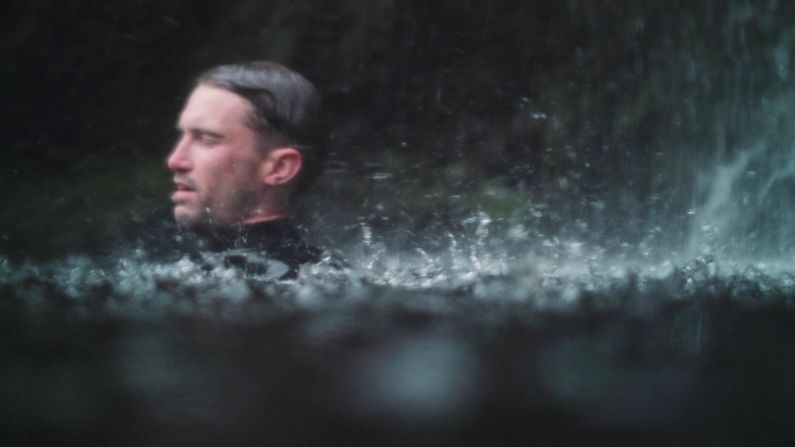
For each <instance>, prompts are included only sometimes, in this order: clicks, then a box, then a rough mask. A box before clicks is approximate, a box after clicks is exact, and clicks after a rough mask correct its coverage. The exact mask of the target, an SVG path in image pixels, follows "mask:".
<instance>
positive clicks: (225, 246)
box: [127, 211, 321, 280]
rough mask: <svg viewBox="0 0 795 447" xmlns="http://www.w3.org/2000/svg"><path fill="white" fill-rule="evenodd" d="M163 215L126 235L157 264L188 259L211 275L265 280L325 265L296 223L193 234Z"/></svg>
mask: <svg viewBox="0 0 795 447" xmlns="http://www.w3.org/2000/svg"><path fill="white" fill-rule="evenodd" d="M160 214H161V213H158V214H157V215H155V216H152V218H151V219H148V221H147V222H139V225H138V226H137V230H133V231H132V234H129V233H128V235H127V239H128V240H131V241H133V242H134V243H135V244H136V245H137V246H138V247H139V248H140V249H142V250H143V252H144V253H145V254H146V255H147V256H149V257H150V258H153V259H160V260H170V259H173V260H176V259H180V258H182V257H184V256H185V255H188V256H189V257H190V258H191V260H193V261H194V262H197V263H200V264H202V265H203V268H205V269H206V270H208V271H211V270H213V269H215V268H217V267H224V268H236V269H239V270H241V271H243V272H244V273H245V274H252V275H257V276H258V277H259V278H263V279H266V280H267V279H291V278H295V277H296V275H297V274H298V269H299V268H300V266H301V265H302V264H306V263H315V262H318V261H320V255H321V250H319V249H317V248H315V247H312V246H310V245H308V244H306V243H305V242H304V241H303V240H302V238H301V236H300V233H299V231H298V227H297V225H296V223H295V222H294V221H293V220H292V219H278V220H272V221H268V222H260V223H255V224H248V225H233V226H230V227H224V228H215V229H205V230H196V231H189V230H179V229H178V228H177V226H176V225H175V224H174V220H173V218H171V217H170V216H169V217H168V218H160V219H159V218H157V217H156V216H159V215H160ZM169 214H170V211H169Z"/></svg>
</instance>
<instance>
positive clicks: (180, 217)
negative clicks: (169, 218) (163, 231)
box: [174, 205, 201, 229]
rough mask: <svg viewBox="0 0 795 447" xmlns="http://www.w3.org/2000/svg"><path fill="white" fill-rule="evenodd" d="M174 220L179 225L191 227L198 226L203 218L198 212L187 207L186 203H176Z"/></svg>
mask: <svg viewBox="0 0 795 447" xmlns="http://www.w3.org/2000/svg"><path fill="white" fill-rule="evenodd" d="M174 221H175V222H176V223H177V226H179V227H181V228H188V229H190V228H194V227H196V226H198V225H199V224H200V223H201V218H200V217H199V216H198V215H197V213H194V212H191V211H190V210H188V209H186V207H185V206H184V205H176V206H175V207H174Z"/></svg>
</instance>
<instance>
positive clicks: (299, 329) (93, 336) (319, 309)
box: [0, 212, 795, 445]
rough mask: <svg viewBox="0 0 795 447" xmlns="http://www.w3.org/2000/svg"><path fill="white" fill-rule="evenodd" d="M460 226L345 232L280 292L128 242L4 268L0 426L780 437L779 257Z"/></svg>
mask: <svg viewBox="0 0 795 447" xmlns="http://www.w3.org/2000/svg"><path fill="white" fill-rule="evenodd" d="M461 228H462V229H461V231H460V232H458V233H453V232H448V233H446V234H441V235H440V234H438V233H437V232H436V231H437V230H436V229H433V230H432V233H429V234H417V235H415V236H416V237H418V238H419V239H420V240H421V239H422V237H429V238H433V240H434V243H433V244H431V243H426V244H418V245H419V246H418V247H415V248H414V249H407V247H409V246H411V245H412V244H409V243H408V242H407V241H406V240H405V239H404V240H395V239H394V238H390V237H388V236H384V235H383V234H380V233H379V232H378V231H374V230H373V229H372V228H370V227H368V226H367V225H366V224H360V225H358V226H356V227H355V229H352V232H353V233H358V234H359V235H360V239H359V240H358V241H356V243H350V244H349V245H343V246H339V247H337V248H336V249H335V250H332V251H330V252H328V253H327V256H326V257H325V258H324V259H323V261H321V262H320V263H319V264H317V265H310V266H305V267H304V268H302V270H301V272H300V275H299V277H298V278H297V279H295V280H293V281H285V282H278V281H277V282H274V281H269V280H268V279H269V278H262V277H257V276H256V275H245V274H243V273H241V272H240V271H237V270H235V269H227V268H223V264H222V263H219V264H218V267H216V268H215V269H213V270H211V271H208V270H207V268H206V266H205V265H199V264H196V263H194V262H193V261H191V260H190V259H188V258H187V257H185V258H183V259H180V260H177V261H172V262H161V263H158V262H152V261H151V260H148V259H147V258H146V257H144V256H143V254H141V253H136V252H134V251H121V250H120V251H119V252H117V253H114V254H113V255H111V256H107V257H104V258H95V257H88V256H77V255H75V256H70V257H66V258H63V259H58V260H55V261H52V262H22V263H15V262H13V261H11V260H8V259H2V260H0V291H2V293H3V296H4V297H5V298H4V301H3V306H4V311H3V313H2V315H3V317H2V319H3V321H4V327H6V328H9V329H10V330H11V332H10V333H9V334H8V337H7V338H6V339H5V342H4V343H3V344H2V355H3V357H4V358H5V360H6V361H7V362H8V364H9V365H12V366H11V367H7V368H5V369H4V370H3V377H2V380H0V383H2V390H3V395H5V396H8V397H7V399H8V403H9V404H8V405H6V406H4V409H3V410H2V411H3V418H4V419H5V420H12V421H14V422H13V423H12V425H11V426H10V428H11V431H10V433H11V434H12V435H14V436H22V433H24V432H25V431H26V430H27V429H28V428H33V427H41V426H44V427H48V430H50V432H49V433H52V434H53V435H50V434H45V435H42V438H41V439H43V440H45V441H46V440H48V439H52V438H50V437H49V436H55V434H57V436H59V437H67V438H74V439H77V440H81V441H83V442H87V441H90V440H94V439H111V440H113V441H114V443H116V442H119V443H122V444H124V443H131V444H136V443H137V442H139V441H134V442H130V441H129V437H130V436H132V435H133V434H137V433H141V432H144V433H148V435H146V436H145V437H144V438H143V439H145V443H147V444H156V445H165V444H167V443H170V442H173V440H174V439H177V438H179V439H182V437H183V436H184V437H186V438H187V439H189V440H191V441H192V442H199V443H201V442H209V443H213V442H216V441H219V440H221V439H223V438H225V437H228V436H235V437H238V438H239V439H241V440H242V441H244V442H252V443H254V442H257V440H260V441H261V440H269V441H271V442H277V441H278V440H285V439H287V440H291V441H297V440H301V442H319V441H320V440H322V439H326V438H327V437H328V436H334V438H335V439H342V440H347V441H350V442H354V441H355V440H356V439H358V436H360V434H361V433H362V431H363V430H364V431H365V432H366V433H368V436H372V437H374V439H392V437H394V436H399V437H401V439H404V441H405V442H418V441H419V440H420V439H434V440H437V441H441V440H446V439H456V440H459V441H460V442H476V443H477V442H479V441H478V440H480V441H487V440H488V439H491V438H492V437H493V436H495V435H496V434H497V433H509V434H511V435H512V436H515V437H517V439H528V438H527V437H528V436H530V434H529V433H531V432H532V433H534V435H533V436H537V437H541V438H542V439H581V438H582V437H588V436H594V435H600V434H603V433H607V432H610V433H617V436H618V439H620V440H625V441H627V442H630V441H631V440H635V439H647V438H646V437H652V438H657V437H658V436H663V438H664V439H670V440H674V441H677V440H688V441H692V440H693V439H701V437H704V436H709V437H712V436H713V431H715V430H719V431H720V433H721V434H722V436H725V438H721V439H734V438H735V437H737V436H740V437H751V436H757V435H758V434H759V433H760V431H764V436H765V439H777V438H778V437H780V436H787V430H789V429H788V428H787V427H789V425H788V424H783V423H782V421H784V420H789V418H790V417H791V416H792V414H793V413H792V411H793V407H792V406H791V404H792V402H793V394H792V393H791V390H792V388H791V377H792V374H793V373H795V363H793V362H792V358H793V357H792V356H791V350H790V348H789V346H791V345H790V343H791V341H792V337H793V335H795V334H793V332H792V327H793V326H792V325H791V321H792V317H793V309H795V273H794V272H793V271H792V270H791V268H789V266H788V265H784V264H775V263H769V264H764V265H763V264H760V263H755V264H742V263H737V262H734V261H732V262H730V263H727V262H724V261H723V260H722V259H721V258H719V257H716V256H714V255H711V254H706V255H700V256H697V257H695V258H692V259H690V260H688V261H686V262H679V261H677V260H673V259H667V260H662V261H660V260H642V259H640V258H641V257H638V256H635V257H632V256H630V255H629V254H627V255H626V256H623V257H621V256H619V257H616V256H615V255H614V254H608V252H607V251H606V250H601V249H599V247H591V246H588V245H587V244H584V243H581V242H578V241H573V240H561V239H543V240H540V241H539V240H535V239H534V236H533V235H532V234H531V233H532V232H530V231H528V230H527V229H525V228H522V227H521V226H520V225H519V224H517V223H512V222H500V221H499V220H496V221H495V220H494V219H492V218H490V217H489V216H488V215H486V214H485V213H482V212H481V213H477V214H475V215H473V216H471V217H469V218H468V219H466V220H465V221H463V222H462V226H461ZM415 242H416V241H415ZM420 246H425V247H426V248H421V247H420ZM428 247H435V248H428ZM631 251H632V250H631V249H629V250H628V252H631ZM788 359H789V360H788ZM727 374H728V375H727ZM761 375H764V377H765V380H764V381H761V382H760V381H759V378H760V377H761ZM737 390H741V391H740V392H739V393H742V394H738V391H737ZM788 390H789V391H788ZM111 409H112V410H113V411H111V412H109V411H108V410H111ZM526 415H533V416H532V417H531V418H529V419H528V416H526ZM749 418H752V420H753V421H754V425H753V426H752V427H751V428H747V429H746V428H733V427H745V426H744V425H742V424H741V423H743V422H747V421H748V420H749ZM734 424H740V425H734ZM186 430H187V431H186ZM757 430H759V431H757ZM638 437H640V438H638ZM136 439H137V440H138V439H139V438H136Z"/></svg>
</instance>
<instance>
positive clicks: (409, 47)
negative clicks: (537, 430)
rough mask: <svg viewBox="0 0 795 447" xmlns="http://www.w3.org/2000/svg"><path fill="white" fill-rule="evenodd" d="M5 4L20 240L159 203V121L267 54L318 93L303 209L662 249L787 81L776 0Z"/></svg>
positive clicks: (10, 185)
mask: <svg viewBox="0 0 795 447" xmlns="http://www.w3.org/2000/svg"><path fill="white" fill-rule="evenodd" d="M4 5H5V6H3V7H2V8H3V11H2V16H3V17H4V18H5V22H6V25H5V26H4V27H3V33H4V36H3V38H2V47H0V51H2V58H3V61H4V64H3V67H2V68H1V69H0V76H1V77H2V78H1V82H2V85H3V87H4V91H5V92H6V93H5V95H4V96H5V100H4V101H2V104H1V105H0V110H1V111H2V116H3V117H4V118H3V122H4V123H5V124H6V125H7V126H8V129H7V131H6V134H7V135H9V136H10V137H11V138H10V140H9V141H7V144H6V146H5V148H4V150H3V151H2V153H0V157H1V158H0V160H2V161H1V166H2V168H0V169H1V170H2V171H1V172H0V176H1V177H2V180H1V182H2V185H0V186H2V188H1V189H2V193H0V194H2V195H1V196H0V197H2V199H1V200H2V201H3V203H5V204H6V206H4V209H3V211H2V212H1V213H2V214H1V215H0V222H2V227H0V230H1V231H0V235H1V236H2V237H1V238H0V242H2V244H3V245H2V246H3V248H4V249H5V251H7V252H9V253H24V254H25V255H26V256H37V255H50V254H62V253H65V252H72V251H75V250H81V249H85V247H89V246H91V244H92V243H94V242H96V241H97V240H99V239H102V238H103V237H105V236H107V235H108V234H110V233H112V232H113V231H115V230H116V229H118V228H119V227H121V226H123V225H124V224H125V222H127V221H129V220H130V219H131V218H132V217H138V216H141V215H142V214H145V213H147V212H148V210H151V209H152V208H155V207H157V206H159V205H161V204H163V203H166V202H167V195H168V190H169V185H168V178H169V175H168V173H167V171H166V170H165V169H164V167H163V159H164V157H165V155H166V154H167V152H168V151H169V148H170V145H171V142H172V141H173V140H174V136H175V135H174V131H173V122H174V120H175V116H176V114H177V113H178V111H179V109H180V107H181V104H182V101H183V98H184V96H185V95H186V93H187V92H188V90H189V88H190V84H191V80H192V78H193V77H194V76H195V74H196V73H197V72H199V71H200V70H202V69H204V68H207V67H209V66H213V65H216V64H220V63H225V62H235V61H242V60H249V59H271V60H276V61H279V62H282V63H284V64H287V65H289V66H291V67H294V68H295V69H297V70H298V71H300V72H302V73H304V74H305V75H306V76H307V77H308V78H310V79H312V80H313V81H314V82H315V83H316V84H317V85H318V87H319V88H320V90H321V91H322V92H323V93H324V95H325V102H326V108H327V111H328V114H329V117H330V119H331V121H332V123H333V127H334V129H335V134H334V137H333V141H332V143H331V144H330V152H331V161H330V163H329V171H328V175H327V176H326V177H325V178H324V180H323V181H322V182H321V184H320V187H319V188H317V191H316V193H315V194H314V195H313V196H310V197H309V198H307V200H306V203H307V204H308V205H307V208H308V209H310V210H311V211H310V213H309V214H312V215H313V216H312V217H314V218H315V219H324V220H333V221H335V222H338V221H344V220H350V221H355V220H356V219H369V220H376V221H378V220H379V219H380V220H381V221H384V219H386V220H385V222H387V223H388V224H395V222H396V219H397V220H400V216H404V217H403V219H402V220H401V221H400V224H401V225H403V226H404V227H406V228H413V227H422V226H424V225H427V224H428V222H439V221H445V220H449V221H455V220H456V218H458V217H460V216H464V215H467V214H471V213H473V212H478V211H480V212H486V213H488V214H489V215H491V216H496V217H498V218H499V217H509V216H512V217H513V218H517V219H519V220H523V221H525V222H526V223H528V224H529V225H531V226H532V227H533V228H536V229H538V231H540V232H542V233H544V232H548V231H553V230H554V231H556V232H557V231H559V230H562V231H564V232H567V231H568V232H570V233H574V234H579V235H580V236H581V237H584V238H588V237H591V238H598V239H599V241H600V242H601V243H603V244H604V245H607V246H611V245H617V244H619V243H620V242H630V243H635V242H637V241H638V240H641V239H642V238H644V237H648V228H650V227H653V226H654V225H658V226H659V225H660V224H664V227H665V229H666V231H665V233H666V234H665V238H670V239H671V241H675V242H677V243H681V241H682V240H684V239H686V237H687V233H688V231H690V228H691V226H692V222H691V218H690V217H688V214H687V210H688V209H689V208H691V207H692V206H693V205H694V203H697V202H698V201H699V200H701V199H702V198H701V197H699V195H698V194H699V191H698V186H699V185H698V174H699V173H700V172H701V171H700V170H702V169H703V168H704V167H705V166H712V165H714V164H715V163H718V162H724V161H726V160H730V159H731V157H732V156H733V154H734V153H736V152H738V151H740V150H743V149H745V148H746V147H747V145H748V144H749V141H750V140H752V139H753V138H755V137H758V130H759V129H762V128H764V129H765V132H766V135H767V136H766V138H767V139H768V141H769V142H771V144H776V143H777V142H776V141H775V138H780V139H781V138H783V137H781V136H780V134H782V131H781V129H782V128H785V127H786V128H788V123H787V121H786V120H785V119H781V120H779V121H780V122H779V123H778V124H776V122H772V124H771V119H770V116H769V114H764V113H759V111H760V110H761V109H762V108H764V107H765V104H767V102H769V101H770V100H771V99H775V98H776V97H778V96H779V95H781V94H782V93H783V92H786V91H788V89H789V87H790V86H791V80H790V73H789V71H790V68H789V60H790V58H791V54H792V46H793V41H795V37H793V33H792V32H791V31H790V30H789V25H790V24H791V23H792V19H793V16H794V15H793V13H794V12H795V11H793V8H794V7H793V5H792V4H790V3H789V2H775V1H755V2H741V1H700V2H687V1H668V2H637V1H580V0H571V1H566V2H557V1H539V2H514V1H436V2H425V1H416V0H412V1H403V2H398V1H380V2H371V1H363V0H345V1H343V0H335V1H327V2H318V1H307V0H299V1H294V0H291V1H276V0H274V1H238V2H220V1H210V0H205V1H174V2H158V1H147V0H139V1H116V2H106V3H99V2H94V1H73V2H68V3H59V2H54V1H47V0H40V1H25V2H22V1H12V2H6V3H5V4H4ZM785 118H787V116H785ZM772 121H775V120H772ZM771 207H772V205H771ZM539 209H541V210H542V211H541V212H538V210H539ZM533 215H535V216H539V215H542V217H532V216H533ZM384 216H386V217H384ZM390 216H392V217H390ZM390 219H391V220H390ZM63 227H68V228H69V229H70V230H69V231H63V230H62V228H63ZM594 235H598V236H594ZM661 237H662V236H657V238H658V239H659V238H661ZM653 242H655V243H657V244H662V243H664V242H666V241H664V240H655V241H653Z"/></svg>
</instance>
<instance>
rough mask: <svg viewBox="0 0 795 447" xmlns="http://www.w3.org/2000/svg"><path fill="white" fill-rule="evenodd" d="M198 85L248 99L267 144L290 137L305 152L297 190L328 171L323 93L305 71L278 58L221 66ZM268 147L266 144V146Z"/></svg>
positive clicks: (252, 120)
mask: <svg viewBox="0 0 795 447" xmlns="http://www.w3.org/2000/svg"><path fill="white" fill-rule="evenodd" d="M196 85H211V86H213V87H218V88H222V89H224V90H228V91H230V92H232V93H235V94H237V95H239V96H242V97H243V98H245V99H247V100H248V101H249V102H250V103H251V105H252V108H251V111H250V112H249V114H248V115H247V116H246V122H245V124H246V125H247V126H248V127H250V128H251V129H252V130H254V131H255V132H256V133H257V134H259V135H260V136H261V137H262V140H263V141H265V142H266V143H267V142H269V141H273V140H274V137H278V136H281V137H283V138H286V139H287V140H288V142H289V144H291V145H292V146H293V147H295V148H296V149H297V150H298V151H299V152H300V153H301V156H302V157H303V165H302V168H301V172H299V174H298V179H297V181H296V184H295V189H294V190H293V193H294V194H293V195H295V194H296V193H299V192H302V191H303V190H305V189H306V187H307V186H309V185H310V184H311V183H312V181H314V180H315V179H316V178H317V177H318V176H319V175H320V173H321V172H322V170H323V163H324V161H325V147H324V146H325V144H324V143H325V139H326V138H327V135H326V129H325V126H324V120H323V118H322V110H321V101H320V94H319V93H318V91H317V89H316V88H315V86H314V85H313V84H312V83H311V82H309V81H308V80H307V79H306V78H304V77H303V76H301V75H300V74H298V73H296V72H294V71H292V70H290V69H289V68H287V67H285V66H283V65H279V64H277V63H274V62H267V61H254V62H246V63H242V64H231V65H220V66H217V67H214V68H211V69H209V70H207V71H205V72H203V73H201V74H200V75H199V77H198V78H197V79H196ZM263 149H264V148H263Z"/></svg>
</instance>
